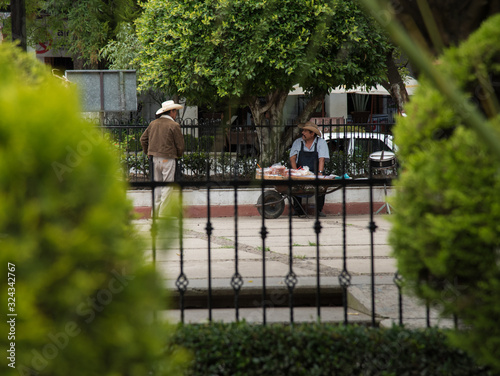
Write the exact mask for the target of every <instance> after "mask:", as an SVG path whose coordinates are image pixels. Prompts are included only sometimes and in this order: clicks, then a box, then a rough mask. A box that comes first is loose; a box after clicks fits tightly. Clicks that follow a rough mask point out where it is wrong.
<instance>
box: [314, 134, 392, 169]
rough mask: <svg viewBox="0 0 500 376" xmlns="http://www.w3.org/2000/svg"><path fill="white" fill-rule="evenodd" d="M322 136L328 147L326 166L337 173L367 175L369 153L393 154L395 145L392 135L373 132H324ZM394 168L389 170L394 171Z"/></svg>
mask: <svg viewBox="0 0 500 376" xmlns="http://www.w3.org/2000/svg"><path fill="white" fill-rule="evenodd" d="M323 138H324V139H325V140H326V142H327V144H328V147H329V149H330V162H329V164H328V167H330V169H331V170H332V171H331V172H332V173H334V174H337V175H343V174H344V173H347V174H349V175H352V176H366V175H368V170H369V162H370V155H372V154H374V153H376V152H381V151H385V152H390V153H388V155H391V156H393V155H394V154H392V153H395V152H396V150H397V147H396V145H395V144H394V142H393V136H392V135H389V134H383V133H373V132H342V131H340V132H325V133H324V134H323ZM394 165H395V168H394V169H391V171H389V172H390V173H395V172H396V171H395V170H396V163H394Z"/></svg>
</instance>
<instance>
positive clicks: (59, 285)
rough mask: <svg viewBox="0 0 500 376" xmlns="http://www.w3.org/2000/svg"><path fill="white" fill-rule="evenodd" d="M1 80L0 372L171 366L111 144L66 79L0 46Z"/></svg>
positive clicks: (154, 289) (154, 284) (175, 362)
mask: <svg viewBox="0 0 500 376" xmlns="http://www.w3.org/2000/svg"><path fill="white" fill-rule="evenodd" d="M0 82H1V83H2V84H1V85H0V112H1V114H2V116H1V118H0V265H1V266H2V268H3V273H2V277H1V282H0V286H2V294H1V297H0V302H1V306H2V308H3V310H2V313H3V320H2V323H1V324H0V329H1V330H0V331H1V332H2V335H1V336H0V348H1V349H2V364H1V366H0V368H1V371H0V373H1V374H2V375H5V376H7V375H50V376H58V375H61V376H63V375H64V376H67V375H72V376H88V375H130V376H144V375H148V374H151V372H152V371H155V372H154V374H155V375H171V374H176V373H179V372H180V369H181V368H182V365H181V364H182V359H183V358H182V356H181V355H179V354H180V353H176V354H173V356H166V355H165V353H164V341H165V338H166V337H168V336H169V334H170V333H171V328H169V327H168V326H167V325H165V324H164V323H161V322H155V321H154V320H153V312H155V310H159V309H161V307H162V302H163V301H164V299H166V297H165V289H164V286H163V282H162V280H161V278H160V277H159V275H158V274H157V273H156V272H155V270H154V268H153V266H152V265H151V263H150V262H147V260H145V257H144V251H143V249H144V245H145V244H144V243H143V241H142V239H141V238H140V237H139V235H138V234H137V233H136V232H135V231H134V228H133V226H132V223H131V218H132V211H133V208H132V205H131V203H130V202H129V201H128V200H127V195H126V189H127V186H126V183H125V181H124V179H123V178H122V175H121V174H120V168H119V163H118V158H117V154H116V152H115V150H114V149H113V148H112V147H111V145H110V144H108V143H107V142H106V141H105V139H104V138H103V137H102V135H101V133H100V132H98V131H97V130H96V129H95V127H93V126H91V125H90V124H88V123H86V122H84V121H83V120H82V117H81V114H80V104H79V101H78V97H77V95H76V93H75V91H74V90H73V89H72V88H71V87H70V88H68V87H66V86H64V85H63V83H62V81H60V80H59V81H58V80H56V79H55V78H53V77H52V76H51V75H50V73H49V71H48V70H47V69H46V68H45V67H44V66H43V64H41V63H39V62H37V61H36V60H35V58H34V57H31V56H28V55H27V54H25V53H22V52H21V49H19V48H17V47H13V46H11V45H9V44H8V43H5V42H4V43H3V44H0ZM165 225H167V223H166V224H165ZM166 234H168V232H167V229H163V230H162V235H163V236H162V238H168V236H166ZM8 273H10V274H8ZM8 278H9V279H8ZM8 308H9V310H8V311H7V309H8ZM7 314H11V315H15V314H16V315H17V316H7Z"/></svg>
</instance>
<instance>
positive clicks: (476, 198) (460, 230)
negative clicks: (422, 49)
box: [390, 15, 500, 370]
mask: <svg viewBox="0 0 500 376" xmlns="http://www.w3.org/2000/svg"><path fill="white" fill-rule="evenodd" d="M499 24H500V16H499V15H496V16H493V17H491V18H490V19H489V20H487V21H486V22H485V23H483V26H482V27H481V28H480V29H479V30H478V31H477V32H475V33H474V34H473V35H471V37H470V38H469V40H468V41H466V42H464V43H463V44H462V45H461V46H459V47H458V48H451V49H449V50H448V51H446V52H445V53H444V56H442V57H441V58H440V64H439V66H438V67H437V69H440V70H442V71H443V72H445V73H446V74H447V75H449V76H450V77H453V78H454V79H455V80H456V82H457V83H458V84H459V85H460V87H461V89H462V90H464V91H465V92H467V93H470V99H471V101H475V102H476V104H477V105H478V107H479V108H480V109H481V110H482V111H483V112H484V113H486V114H490V115H489V116H491V119H490V120H491V123H492V124H493V126H494V127H496V128H497V129H498V130H500V126H499V122H498V115H497V114H493V115H491V111H490V110H491V109H489V108H488V106H489V105H490V104H492V103H495V101H497V98H495V93H494V92H493V91H489V90H491V89H492V88H491V86H489V85H491V82H494V81H495V80H497V81H498V79H499V77H500V66H499V64H498V62H499V61H500V46H499V44H498V40H499V38H500V27H499V26H498V25H499ZM419 81H420V87H419V90H418V92H417V93H416V94H415V95H414V96H413V98H412V99H411V101H410V103H408V106H407V114H408V116H407V117H406V118H402V119H400V120H399V121H398V124H397V126H396V129H395V138H396V139H397V140H398V146H399V160H400V161H401V162H402V175H401V176H400V179H399V181H398V182H397V186H398V187H397V188H398V189H397V194H396V196H395V197H394V199H393V200H392V202H391V203H392V204H393V206H394V208H395V214H394V216H393V217H392V219H393V223H394V226H393V228H392V232H391V234H390V242H391V244H392V245H393V248H394V254H395V256H396V257H397V260H398V268H399V271H400V272H401V274H402V275H403V276H404V277H405V279H406V280H407V284H408V291H410V292H412V293H414V294H416V295H417V296H419V297H421V298H422V299H424V300H425V301H426V302H427V303H428V304H430V305H431V306H432V307H434V308H436V309H439V310H441V312H442V313H443V314H444V315H456V316H457V317H458V318H459V321H460V322H461V323H462V324H463V325H464V327H466V328H467V330H463V331H457V332H455V333H454V334H453V338H454V340H455V341H456V343H458V344H460V345H461V346H463V348H465V349H468V350H469V351H470V352H471V353H472V354H475V355H477V356H479V357H481V359H482V360H483V361H486V362H489V363H490V364H491V365H493V366H494V367H496V369H498V370H500V326H499V325H498V318H499V317H500V300H499V297H500V253H499V250H500V195H499V192H500V175H499V173H498V172H499V168H500V161H498V160H496V159H495V157H494V156H493V155H492V154H491V153H490V152H489V150H488V149H487V147H486V146H485V143H484V142H483V141H482V140H481V139H480V138H479V137H478V135H477V134H476V133H475V132H474V131H473V130H471V129H469V128H468V127H466V126H465V125H464V121H463V119H464V118H465V117H467V116H468V114H467V113H466V112H464V109H459V108H454V107H453V106H452V105H451V104H450V103H449V101H448V100H447V99H446V98H445V97H443V95H442V94H441V93H440V92H438V91H437V90H436V89H435V88H434V87H433V86H432V85H431V84H430V83H429V82H428V80H426V79H425V77H421V78H419Z"/></svg>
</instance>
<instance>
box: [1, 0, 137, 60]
mask: <svg viewBox="0 0 500 376" xmlns="http://www.w3.org/2000/svg"><path fill="white" fill-rule="evenodd" d="M8 4H9V1H8V0H0V9H2V8H4V9H5V7H6V6H7V5H8ZM25 4H26V33H27V38H28V44H29V45H32V46H34V45H36V44H37V43H50V45H49V48H52V49H54V50H56V51H57V50H66V51H67V52H68V53H69V54H70V55H71V56H72V57H73V61H74V63H75V65H76V67H77V68H80V69H82V68H89V69H95V68H98V67H99V66H98V64H99V61H100V60H101V56H100V55H99V51H100V49H101V48H103V47H104V46H105V45H106V44H107V43H108V41H109V40H111V39H113V38H114V37H115V35H116V33H117V31H118V27H119V25H120V24H121V23H132V22H133V21H134V20H135V18H136V17H137V16H138V15H139V12H140V7H139V5H138V0H44V1H42V0H25ZM5 31H6V33H7V34H8V33H9V30H8V29H7V30H5Z"/></svg>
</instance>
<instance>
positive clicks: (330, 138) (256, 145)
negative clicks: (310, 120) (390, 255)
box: [101, 119, 396, 182]
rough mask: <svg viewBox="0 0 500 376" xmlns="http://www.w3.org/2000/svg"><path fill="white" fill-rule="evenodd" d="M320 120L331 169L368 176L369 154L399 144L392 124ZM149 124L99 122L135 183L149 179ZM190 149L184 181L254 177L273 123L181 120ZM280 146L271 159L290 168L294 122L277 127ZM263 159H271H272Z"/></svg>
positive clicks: (185, 159) (181, 166)
mask: <svg viewBox="0 0 500 376" xmlns="http://www.w3.org/2000/svg"><path fill="white" fill-rule="evenodd" d="M318 125H319V127H320V129H321V131H322V134H323V137H324V138H325V139H326V140H327V143H328V144H329V148H330V160H329V161H328V162H327V163H326V165H325V170H326V172H327V174H335V175H339V176H343V175H344V174H347V175H349V176H350V177H355V178H356V177H367V176H368V157H369V155H370V154H371V153H373V152H375V151H378V150H386V151H390V150H393V149H395V147H396V146H395V144H394V142H393V139H392V135H391V129H392V124H379V123H373V124H372V123H370V124H337V123H336V122H334V121H332V120H330V121H325V120H324V119H323V120H322V121H321V122H319V121H318ZM146 127H147V124H127V125H123V124H118V125H108V126H103V127H101V130H102V131H103V132H105V133H106V135H107V137H109V138H110V140H111V141H112V143H113V144H114V146H115V147H116V148H117V150H118V151H119V153H120V160H121V163H122V166H123V168H124V173H125V175H126V176H127V178H128V180H129V181H131V182H137V181H148V180H150V176H149V160H148V158H147V156H145V155H144V153H142V147H141V144H140V141H139V140H140V137H141V135H142V133H143V132H144V130H145V129H146ZM181 127H182V132H183V134H184V139H185V146H186V150H185V153H184V156H183V157H182V158H181V159H180V160H179V172H180V176H179V178H181V177H182V179H184V180H186V181H204V180H206V179H207V176H210V178H211V179H213V180H221V181H224V180H231V179H233V178H235V177H238V179H239V180H252V179H253V178H254V175H255V170H256V168H257V165H258V164H259V163H262V161H263V159H265V158H263V157H264V154H265V151H266V150H265V149H266V145H265V144H264V143H263V137H261V135H262V134H263V133H269V130H270V129H272V127H271V126H269V125H264V126H255V125H239V126H232V127H223V126H222V124H221V122H220V121H214V120H210V121H205V122H201V123H200V122H195V121H191V120H185V121H184V122H183V123H182V125H181ZM279 133H280V136H279V137H280V138H279V140H278V142H277V144H278V145H279V150H278V151H277V152H275V153H274V154H273V158H272V163H281V164H283V165H285V166H287V167H289V158H288V155H289V150H290V147H291V145H292V143H293V141H294V140H295V139H296V138H297V137H299V136H300V131H299V129H298V128H297V126H296V124H285V125H281V126H280V127H279ZM264 163H267V164H270V163H271V162H270V161H269V158H267V161H264Z"/></svg>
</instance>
